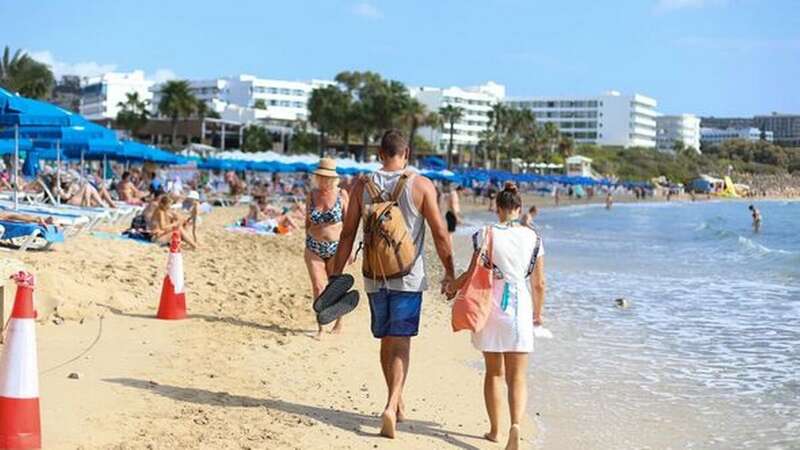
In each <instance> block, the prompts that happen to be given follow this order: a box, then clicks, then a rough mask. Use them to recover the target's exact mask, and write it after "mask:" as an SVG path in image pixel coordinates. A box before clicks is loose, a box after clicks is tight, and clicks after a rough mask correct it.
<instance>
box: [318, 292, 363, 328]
mask: <svg viewBox="0 0 800 450" xmlns="http://www.w3.org/2000/svg"><path fill="white" fill-rule="evenodd" d="M356 306H358V291H350V292H348V293H347V294H344V297H342V299H341V300H339V301H338V302H336V303H334V304H333V305H331V306H329V307H327V308H325V309H323V310H322V311H320V312H319V314H317V322H319V324H320V325H327V324H329V323H331V322H333V321H334V320H336V319H338V318H340V317H342V316H343V315H345V314H347V313H349V312H351V311H353V310H354V309H356Z"/></svg>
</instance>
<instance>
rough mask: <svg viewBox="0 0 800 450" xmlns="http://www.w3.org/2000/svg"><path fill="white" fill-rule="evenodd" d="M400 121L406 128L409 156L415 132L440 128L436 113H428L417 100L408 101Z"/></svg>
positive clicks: (412, 150)
mask: <svg viewBox="0 0 800 450" xmlns="http://www.w3.org/2000/svg"><path fill="white" fill-rule="evenodd" d="M401 121H402V122H403V124H404V125H406V126H408V128H409V132H408V143H409V147H410V149H411V154H414V150H415V148H414V140H415V139H414V138H415V137H416V135H417V130H418V129H420V128H422V127H431V128H439V127H440V126H442V119H441V117H440V116H439V114H437V113H436V112H429V111H428V109H427V108H426V107H425V105H423V104H422V103H420V102H419V101H418V100H417V99H413V98H412V99H410V100H409V102H408V105H407V108H406V110H405V111H404V112H403V116H402V118H401Z"/></svg>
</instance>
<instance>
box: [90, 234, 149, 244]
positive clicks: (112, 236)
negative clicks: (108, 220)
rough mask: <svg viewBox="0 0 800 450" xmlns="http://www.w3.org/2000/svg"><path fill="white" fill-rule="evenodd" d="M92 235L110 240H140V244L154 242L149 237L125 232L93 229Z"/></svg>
mask: <svg viewBox="0 0 800 450" xmlns="http://www.w3.org/2000/svg"><path fill="white" fill-rule="evenodd" d="M91 235H92V236H94V237H96V238H100V239H107V240H109V241H133V242H138V243H140V244H153V242H152V241H151V240H149V239H144V238H141V237H137V236H135V235H127V234H124V233H108V232H106V231H92V232H91Z"/></svg>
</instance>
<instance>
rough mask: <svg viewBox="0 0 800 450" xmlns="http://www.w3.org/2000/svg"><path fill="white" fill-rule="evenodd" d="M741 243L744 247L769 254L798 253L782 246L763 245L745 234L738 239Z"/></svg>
mask: <svg viewBox="0 0 800 450" xmlns="http://www.w3.org/2000/svg"><path fill="white" fill-rule="evenodd" d="M738 242H739V245H741V246H742V247H744V248H745V249H747V250H751V251H754V252H757V253H759V254H762V255H769V254H778V255H797V254H798V253H797V252H793V251H791V250H785V249H780V248H769V247H767V246H765V245H761V244H759V243H758V242H754V241H753V240H752V239H749V238H746V237H744V236H741V235H740V236H739V239H738Z"/></svg>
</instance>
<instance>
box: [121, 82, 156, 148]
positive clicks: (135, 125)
mask: <svg viewBox="0 0 800 450" xmlns="http://www.w3.org/2000/svg"><path fill="white" fill-rule="evenodd" d="M148 103H149V101H147V100H142V99H140V98H139V93H138V92H128V93H127V94H125V101H124V102H119V103H117V106H119V107H120V108H122V109H120V111H119V112H118V113H117V125H120V126H122V127H123V128H124V129H125V131H127V132H128V136H130V137H131V138H135V137H136V134H137V133H138V132H139V130H141V129H142V127H143V126H145V125H146V124H147V120H148V119H149V118H150V111H148V110H147V104H148Z"/></svg>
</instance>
